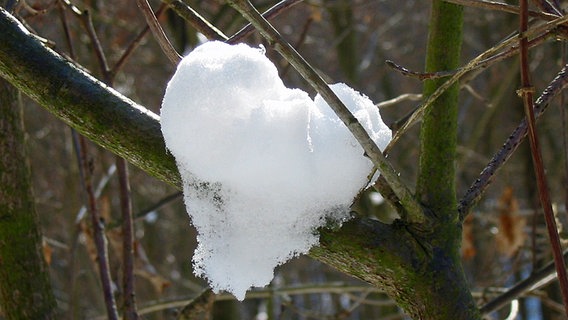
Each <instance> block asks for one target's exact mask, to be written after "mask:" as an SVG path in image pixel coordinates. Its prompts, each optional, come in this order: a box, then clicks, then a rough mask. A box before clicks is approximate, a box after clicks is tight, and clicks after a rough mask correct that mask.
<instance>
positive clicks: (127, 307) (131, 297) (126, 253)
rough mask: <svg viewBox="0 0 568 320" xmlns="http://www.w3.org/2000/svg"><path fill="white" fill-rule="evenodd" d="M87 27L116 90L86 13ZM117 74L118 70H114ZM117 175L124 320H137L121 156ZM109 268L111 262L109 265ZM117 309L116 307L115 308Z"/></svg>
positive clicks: (130, 222)
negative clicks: (120, 220) (120, 225)
mask: <svg viewBox="0 0 568 320" xmlns="http://www.w3.org/2000/svg"><path fill="white" fill-rule="evenodd" d="M84 18H85V19H86V22H87V23H86V24H85V25H86V27H87V30H88V33H89V36H90V38H91V42H92V43H94V44H95V45H94V50H95V54H96V56H97V57H98V61H99V68H100V70H101V72H102V74H103V80H104V82H105V84H107V85H108V86H111V87H112V86H113V83H114V76H115V75H116V73H115V72H112V71H111V70H110V69H109V66H108V64H107V59H106V56H105V53H104V51H103V48H102V46H101V44H100V41H99V39H98V36H97V34H96V32H95V29H94V27H93V24H92V20H91V19H90V17H89V16H88V14H87V12H86V11H85V14H84ZM123 56H124V55H123ZM115 70H116V69H115ZM115 163H116V169H117V173H118V183H119V190H120V192H119V198H120V209H121V213H122V258H123V261H122V262H123V269H122V271H123V272H122V290H123V296H124V298H123V308H122V311H123V318H124V319H125V320H138V319H139V317H138V313H137V310H136V299H135V293H134V235H133V234H134V231H133V219H132V204H131V197H130V183H129V181H128V166H127V164H126V160H124V159H123V158H121V157H120V156H116V157H115ZM106 263H107V264H108V261H107V262H106ZM115 308H116V304H115Z"/></svg>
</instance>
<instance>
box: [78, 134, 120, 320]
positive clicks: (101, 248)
mask: <svg viewBox="0 0 568 320" xmlns="http://www.w3.org/2000/svg"><path fill="white" fill-rule="evenodd" d="M79 145H80V148H81V149H80V153H81V167H82V168H83V172H84V174H85V181H84V185H85V193H86V195H87V208H88V211H89V215H90V216H91V225H92V228H93V238H94V242H95V246H96V249H97V264H98V267H99V274H100V278H101V283H102V289H103V295H104V300H105V306H106V310H107V317H108V319H110V320H118V312H117V310H116V302H115V300H114V294H113V290H112V280H111V276H110V268H109V265H108V254H107V242H106V238H105V234H104V222H103V220H102V218H101V216H100V212H99V210H98V208H97V200H96V198H95V193H94V190H93V183H92V173H93V168H92V163H91V161H90V159H88V156H87V139H86V138H85V137H83V136H80V137H79Z"/></svg>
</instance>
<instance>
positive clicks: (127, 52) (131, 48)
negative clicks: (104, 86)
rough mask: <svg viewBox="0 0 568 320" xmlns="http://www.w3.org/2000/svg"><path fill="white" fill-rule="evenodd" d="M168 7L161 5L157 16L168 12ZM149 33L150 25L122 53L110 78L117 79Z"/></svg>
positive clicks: (111, 71) (156, 13)
mask: <svg viewBox="0 0 568 320" xmlns="http://www.w3.org/2000/svg"><path fill="white" fill-rule="evenodd" d="M166 7H167V6H166V5H161V6H160V7H159V8H158V10H156V12H155V14H154V15H155V16H156V17H159V16H161V15H162V13H164V12H165V11H166V10H165V9H166ZM148 31H150V26H148V24H146V26H145V27H144V29H142V31H140V33H138V35H137V36H136V37H135V38H134V40H132V42H130V44H129V45H128V47H127V48H126V49H125V50H124V52H123V53H122V55H121V56H120V58H119V59H118V61H117V62H116V63H115V64H114V66H113V67H112V69H111V70H110V77H111V78H114V77H116V74H117V73H118V72H119V71H120V70H121V69H122V67H123V66H124V64H125V63H126V61H127V60H128V58H130V56H131V55H132V53H134V50H135V49H136V48H138V46H139V45H140V42H141V41H142V39H143V38H144V36H146V34H147V33H148Z"/></svg>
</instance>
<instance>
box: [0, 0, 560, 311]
mask: <svg viewBox="0 0 568 320" xmlns="http://www.w3.org/2000/svg"><path fill="white" fill-rule="evenodd" d="M172 2H175V1H168V0H164V1H163V2H160V1H156V0H154V1H150V4H151V5H152V7H153V8H154V10H158V8H161V12H160V15H159V21H160V22H161V24H162V26H163V27H164V29H165V32H166V34H167V35H168V37H169V39H170V40H171V41H172V43H173V44H174V47H175V48H176V49H177V51H178V52H180V53H187V52H189V51H191V50H192V48H194V47H195V46H196V45H198V44H199V43H200V42H202V41H204V37H203V36H202V35H200V34H199V33H198V32H197V31H196V29H194V28H193V27H192V26H191V25H190V24H189V23H187V21H185V20H184V19H183V18H181V17H180V16H179V15H177V14H176V13H175V12H173V11H172V10H169V9H167V5H166V3H172ZM184 2H185V3H187V4H188V5H189V6H191V8H193V9H194V10H196V11H197V12H198V13H199V14H201V15H202V16H203V17H204V18H205V19H207V20H208V21H210V22H211V23H212V24H213V25H215V26H216V27H217V28H218V29H220V30H222V31H223V32H224V33H225V34H227V35H232V34H234V33H235V32H237V31H238V30H239V29H240V28H241V27H243V26H244V24H245V21H244V19H243V18H242V17H240V15H239V14H238V13H237V12H236V11H234V10H233V9H231V8H230V7H229V6H228V5H225V4H221V3H220V2H218V1H194V0H184ZM253 3H254V4H255V5H256V6H257V8H259V9H260V11H265V10H267V9H268V8H270V7H271V6H272V5H274V4H275V3H276V1H264V0H262V1H253ZM511 3H513V2H512V1H511ZM430 4H431V2H430V1H423V0H416V1H415V0H404V1H394V0H333V1H332V0H329V1H325V0H305V1H300V2H299V3H298V4H296V5H294V6H293V7H291V8H288V9H287V10H285V11H283V12H281V13H280V15H278V16H277V17H275V18H273V19H271V21H272V22H273V24H274V25H275V26H276V27H277V28H278V30H280V31H281V33H282V34H283V35H284V37H285V38H286V39H287V40H288V41H290V42H291V43H292V44H294V45H295V47H296V48H297V49H298V51H299V52H300V53H301V54H302V55H303V56H304V57H305V58H306V60H307V61H308V62H310V63H311V64H312V65H313V66H314V67H315V68H316V69H317V70H319V71H320V72H321V74H322V75H324V77H325V79H326V80H327V81H328V82H330V83H333V82H346V83H348V84H349V85H350V86H351V87H353V88H356V89H357V90H359V91H361V92H362V93H365V94H366V95H368V96H369V97H370V98H371V99H372V100H373V101H375V102H376V103H381V102H385V101H387V100H391V99H395V98H397V97H398V98H400V99H397V101H395V102H393V103H382V104H381V105H380V108H381V113H382V115H383V118H384V119H385V121H386V122H387V124H396V123H397V121H398V120H400V119H402V118H404V117H405V116H406V115H407V114H408V112H410V111H411V110H413V108H415V107H416V106H417V105H418V104H419V103H420V101H419V99H420V96H419V94H420V93H421V90H422V83H421V81H420V80H418V79H416V78H412V77H406V76H403V75H401V73H399V72H398V71H396V70H394V69H393V68H390V67H388V66H387V64H386V63H385V61H386V60H392V61H394V62H395V63H397V64H399V65H401V66H404V67H405V68H408V69H409V70H413V71H421V70H423V65H424V56H425V50H426V48H425V47H426V37H427V27H428V26H427V23H428V15H429V7H430ZM515 4H516V3H515ZM465 10H466V14H465V19H466V20H465V25H464V44H463V54H462V61H463V62H464V64H465V63H466V62H467V61H469V60H470V59H472V58H474V57H475V56H476V55H478V54H480V53H481V52H483V51H485V50H487V49H488V48H491V47H493V46H494V45H496V44H497V43H499V42H500V41H501V40H502V39H504V38H506V37H507V36H509V35H510V34H512V33H513V32H515V30H517V25H518V20H517V17H516V16H515V15H513V14H509V13H504V12H498V11H494V10H486V9H479V8H469V7H466V9H465ZM87 13H88V15H87ZM17 14H18V17H19V18H20V20H21V21H24V22H25V23H26V24H27V25H28V26H29V28H30V29H31V30H34V32H35V33H36V34H37V35H38V36H40V37H42V38H44V39H46V41H48V44H49V45H50V46H51V47H52V48H53V49H54V50H56V51H57V52H60V53H62V54H65V55H67V56H70V57H73V58H74V59H75V60H76V61H77V62H78V63H79V64H80V65H82V66H84V67H85V68H87V69H88V70H89V72H90V73H92V74H93V75H95V76H96V77H98V78H99V79H103V78H104V75H103V74H101V72H100V65H99V60H98V58H97V55H96V51H95V50H94V47H93V41H92V39H93V37H92V36H89V33H88V32H87V31H86V29H87V28H86V27H85V26H86V25H87V24H88V23H85V21H88V19H89V18H90V19H91V20H92V25H93V27H94V29H93V30H94V31H95V33H96V35H97V36H98V39H99V40H100V45H101V47H102V49H103V50H104V53H105V55H106V59H107V60H108V63H109V65H110V66H111V67H112V66H113V65H115V64H116V63H117V61H119V60H120V59H121V57H122V56H123V53H124V52H125V50H126V48H128V47H129V46H130V45H131V44H132V43H133V41H135V39H136V37H137V36H138V35H139V34H140V32H141V31H142V30H143V29H144V27H145V26H146V22H145V20H144V17H143V16H142V14H141V13H140V10H138V8H137V7H136V4H135V2H134V1H101V0H85V1H79V0H25V1H24V0H21V1H19V4H18V7H17ZM66 29H67V30H68V32H66V31H65V30H66ZM67 34H68V35H69V36H70V37H69V39H67V37H66V35H67ZM68 40H70V41H68ZM244 41H246V42H248V43H250V44H254V45H258V44H261V43H263V40H262V39H261V37H260V36H259V35H258V34H256V33H252V34H251V35H250V36H248V37H247V38H245V39H244ZM265 46H266V47H267V55H268V56H269V57H270V58H271V59H272V61H274V62H275V63H276V64H277V65H278V66H279V70H280V73H281V76H282V77H283V79H284V81H285V83H286V84H287V85H288V86H289V87H300V88H302V89H304V90H306V91H308V92H312V93H313V91H310V89H309V88H308V86H307V85H306V83H305V82H304V81H303V80H302V79H301V77H300V76H299V75H298V74H297V73H296V72H295V71H294V70H293V69H292V68H290V67H289V66H288V64H287V63H286V62H285V61H284V60H283V59H282V58H281V57H280V56H279V55H278V54H277V53H276V52H274V51H272V50H271V49H270V48H269V46H268V45H266V44H265ZM566 54H567V53H565V52H564V49H563V44H562V42H560V41H554V40H550V41H548V42H545V43H544V44H542V45H540V46H538V47H537V48H535V49H533V50H531V68H532V72H533V76H534V79H533V80H534V83H535V87H536V92H537V95H538V94H539V93H540V92H542V90H543V89H544V88H545V87H546V85H547V84H548V83H549V82H550V81H551V80H552V79H553V78H554V76H555V75H556V73H557V72H558V70H560V68H561V66H562V65H563V59H564V57H565V56H566ZM517 61H518V59H517V58H516V57H513V58H510V59H506V60H503V61H501V62H499V63H496V64H494V65H492V66H490V67H489V68H488V69H486V70H484V71H483V72H482V73H480V74H477V75H476V77H475V78H471V79H468V80H467V81H463V82H462V88H463V90H462V93H461V107H460V113H459V130H460V131H459V162H458V163H457V167H458V172H459V175H458V180H457V181H458V188H459V189H458V195H459V196H461V195H463V194H464V193H465V191H466V190H467V188H468V187H469V185H470V184H471V183H472V182H473V181H475V179H476V178H477V176H478V175H479V173H480V171H481V170H482V169H483V168H484V167H485V166H486V164H487V163H488V161H489V159H490V158H491V156H492V155H493V153H495V151H496V150H498V148H499V147H500V146H501V145H502V144H503V142H504V141H505V139H506V138H507V137H508V136H509V135H510V133H511V132H512V130H513V129H514V128H515V127H516V126H517V125H518V124H519V122H520V120H521V119H522V117H523V109H522V104H521V99H519V97H518V96H517V94H516V90H517V89H518V88H519V71H518V69H519V68H518V62H517ZM173 72H174V66H173V65H172V63H171V62H170V61H169V60H168V59H167V58H166V57H165V55H164V54H163V52H162V51H161V49H160V47H159V46H158V44H157V42H156V41H155V39H154V38H153V37H152V34H151V33H146V35H145V36H144V37H143V38H141V40H140V42H139V45H138V47H136V48H135V49H134V50H133V51H132V54H131V55H130V56H128V58H127V59H126V60H125V63H124V65H123V67H122V68H121V69H120V71H119V72H118V73H117V74H116V76H115V79H114V87H115V89H116V90H118V91H119V92H121V93H123V94H124V95H126V96H128V97H130V98H131V99H133V100H135V101H136V102H138V103H140V104H142V105H144V106H146V107H147V108H149V109H150V110H152V111H153V112H155V113H157V114H159V108H160V103H161V98H162V96H163V94H164V90H165V86H166V84H167V81H168V80H169V78H170V77H171V76H172V74H173ZM24 103H25V125H26V131H27V134H28V137H29V138H28V143H29V145H28V150H29V154H30V157H31V159H30V161H31V166H32V173H33V180H34V181H33V182H34V189H35V197H36V201H37V210H38V213H39V215H40V218H41V226H42V230H43V234H44V240H45V241H44V247H43V248H44V256H45V258H46V260H47V261H48V264H49V267H50V272H51V280H52V285H53V287H54V290H55V295H56V298H57V301H58V306H59V308H60V310H61V314H62V315H63V316H62V319H63V318H67V319H104V318H105V311H104V310H105V309H104V301H103V296H102V293H101V285H100V280H99V278H98V273H97V271H96V270H97V269H96V264H95V263H94V257H95V256H96V254H95V251H94V249H93V245H92V235H91V232H90V230H89V227H88V222H87V221H88V219H86V211H85V207H84V199H85V194H84V191H83V188H82V182H81V175H80V171H79V165H78V160H77V158H78V157H77V152H76V148H75V144H74V139H73V134H72V132H71V130H70V129H69V127H67V126H66V125H65V124H63V123H62V122H61V121H59V120H58V119H56V118H55V117H54V116H52V115H51V114H50V113H48V112H47V111H45V110H44V109H42V108H41V107H39V106H37V105H35V104H34V103H33V102H31V100H28V99H26V98H24ZM562 107H563V106H561V104H560V103H559V102H558V101H555V102H554V104H553V105H552V106H551V107H550V108H549V111H548V112H547V113H546V114H545V115H544V116H543V117H542V118H541V120H540V121H539V126H538V127H539V134H540V136H541V139H542V147H543V152H544V160H545V164H546V169H547V173H548V176H549V178H550V180H549V183H550V189H551V191H552V197H553V202H554V204H555V209H556V213H557V215H558V221H559V226H560V228H561V230H560V231H561V235H566V234H565V233H562V232H563V231H565V229H564V228H567V227H568V218H567V217H566V212H565V204H566V201H567V200H568V192H567V190H566V186H567V184H566V175H567V172H566V168H567V165H566V151H567V150H566V145H565V135H566V130H565V121H566V119H565V115H564V112H563V111H562ZM418 143H419V140H418V128H417V127H415V128H414V129H412V130H411V131H410V132H409V133H407V134H406V135H405V136H404V137H402V139H401V140H400V141H399V142H398V143H397V144H396V146H395V147H394V148H393V150H392V151H391V153H390V155H389V159H390V160H391V162H392V163H393V165H394V166H395V168H396V169H397V170H398V171H399V172H401V177H402V178H403V180H404V181H405V182H406V183H408V185H410V186H412V185H413V184H414V182H415V174H416V168H417V158H418V152H419V148H418V147H419V145H418ZM89 154H90V156H91V157H92V165H93V167H94V178H93V181H94V183H95V186H97V192H98V200H97V201H98V204H99V207H100V209H101V213H102V215H103V217H104V220H105V225H106V235H107V237H108V241H109V251H110V266H111V273H112V276H113V279H114V280H115V281H116V282H117V283H119V278H120V268H121V255H120V248H121V245H122V244H121V240H120V239H121V232H120V228H118V226H119V225H120V203H119V197H118V194H119V187H118V182H117V178H116V173H115V172H116V167H115V157H114V155H112V154H110V153H109V152H107V151H105V150H102V149H100V148H98V147H95V146H94V145H92V147H90V148H89ZM531 166H532V164H531V159H530V153H529V151H528V144H526V143H523V146H521V148H520V149H519V151H518V152H516V153H515V155H514V156H513V158H512V159H511V160H510V161H509V162H508V164H507V165H506V166H505V167H504V168H503V169H502V170H501V171H500V172H499V173H498V175H497V177H496V179H495V182H494V183H493V184H492V186H491V187H490V189H489V191H488V192H487V194H486V195H485V196H484V197H483V198H482V200H481V201H480V202H479V203H478V205H477V206H476V207H474V209H473V210H472V212H471V214H470V215H469V216H468V219H467V220H466V224H465V226H464V244H463V247H462V253H463V259H464V265H465V269H466V273H467V275H468V277H469V279H470V281H471V287H472V291H473V293H474V296H475V297H476V298H477V299H478V300H479V303H480V304H483V303H484V302H487V301H489V300H491V299H492V298H493V297H495V296H496V295H498V294H499V293H501V292H503V291H504V288H507V287H509V286H511V285H513V284H515V283H516V282H518V281H519V280H522V279H524V278H525V277H527V276H528V275H529V274H530V273H531V271H532V270H535V269H538V268H539V267H541V266H542V265H544V264H545V263H548V262H549V261H550V260H551V255H550V250H549V245H548V240H547V236H546V234H545V232H544V221H543V219H542V218H541V214H540V212H539V210H538V209H537V208H538V197H537V193H536V184H535V183H534V181H535V179H534V176H533V170H532V167H531ZM130 174H131V175H130V182H131V186H132V199H131V200H132V204H133V208H134V214H135V216H136V220H135V225H134V231H135V237H136V247H135V253H136V262H135V275H136V298H137V303H138V308H139V312H140V314H142V315H143V317H144V319H157V320H158V319H175V318H176V315H177V313H178V312H179V310H180V309H181V308H183V307H184V306H185V305H187V304H188V303H189V301H190V300H191V299H192V298H193V297H195V296H197V295H198V294H199V293H200V292H201V291H202V290H203V289H204V288H205V287H206V282H205V281H204V280H203V279H198V278H195V277H194V276H193V275H192V269H191V268H192V267H191V257H192V253H193V250H194V249H195V247H196V242H195V241H196V240H195V230H194V229H193V228H192V226H191V224H190V221H189V219H188V217H187V215H186V213H185V208H184V206H183V203H182V198H181V196H180V194H179V192H178V191H177V190H175V189H174V188H172V187H171V186H169V185H167V184H165V183H162V182H160V181H158V180H156V179H154V178H152V177H150V176H148V175H147V174H145V173H144V172H141V171H140V170H138V169H137V168H134V167H130ZM373 196H374V195H371V197H369V199H363V200H362V201H361V203H358V204H357V205H356V206H355V207H354V210H355V211H359V212H362V210H357V208H362V207H365V208H369V206H372V210H371V211H370V212H374V214H376V215H377V216H378V217H380V218H381V219H384V217H385V216H388V215H389V214H390V213H391V211H392V209H391V208H389V207H387V206H386V205H383V204H380V202H377V201H373V199H374V197H373ZM365 211H367V214H369V213H368V212H369V211H368V210H365ZM566 232H568V231H566ZM567 238H568V236H567ZM117 296H118V297H119V299H120V292H117ZM448 298H450V297H448ZM560 301H561V300H560V298H559V291H558V288H557V287H556V284H555V283H554V282H551V283H550V284H548V285H546V286H543V287H541V288H539V289H538V290H535V291H532V292H530V293H529V294H527V295H526V296H523V297H522V298H519V300H518V301H517V300H516V301H515V303H514V304H513V306H512V307H510V306H507V307H506V308H504V309H503V310H501V311H500V312H498V313H494V314H492V315H491V317H492V318H495V319H504V318H505V317H507V316H508V315H509V314H510V312H511V310H513V311H514V312H513V314H515V312H517V317H516V318H515V317H511V318H507V319H564V317H565V316H563V315H562V310H563V308H562V305H561V302H560ZM517 307H518V308H517ZM515 308H517V309H515ZM515 310H516V311H515ZM213 311H214V319H259V320H260V319H405V316H404V313H403V312H402V310H400V309H399V308H398V307H396V305H395V304H394V302H392V301H391V300H389V299H388V297H386V296H385V295H384V294H382V293H381V292H380V291H378V290H377V289H376V288H373V287H370V286H368V285H366V284H365V283H362V282H361V281H358V280H356V279H353V278H350V277H347V276H345V275H343V274H341V273H338V272H335V271H334V270H332V269H330V268H328V267H326V266H325V265H323V264H321V263H319V262H317V261H314V260H312V259H310V258H308V257H299V258H297V259H294V260H293V261H291V262H289V263H287V264H285V265H283V266H281V267H279V268H278V269H277V270H276V276H275V279H274V281H273V283H272V285H271V286H270V287H267V288H259V289H257V290H253V291H251V292H250V294H249V296H248V298H247V300H245V301H244V302H243V303H238V302H236V301H235V300H234V299H233V298H232V297H231V296H228V295H224V294H220V295H217V296H216V300H215V303H214V306H213ZM0 318H2V317H1V313H0Z"/></svg>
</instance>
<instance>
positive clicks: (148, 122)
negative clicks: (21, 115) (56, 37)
mask: <svg viewBox="0 0 568 320" xmlns="http://www.w3.org/2000/svg"><path fill="white" fill-rule="evenodd" d="M0 30H2V32H0V44H1V45H0V75H1V76H2V77H3V78H5V79H7V80H8V81H9V82H11V83H12V84H13V85H14V86H16V87H17V88H18V89H20V90H22V91H23V92H24V93H25V94H27V95H28V96H30V97H31V98H32V99H34V100H36V101H37V102H38V103H39V104H40V105H42V106H44V107H45V108H46V109H47V110H48V111H50V112H51V113H53V114H54V115H55V116H57V117H58V118H60V119H61V120H63V121H64V122H65V123H67V124H68V125H70V126H71V127H74V128H75V129H77V131H79V132H80V133H82V134H84V135H85V136H86V137H88V138H89V139H90V140H92V141H93V142H95V143H97V144H99V145H101V146H103V147H104V148H106V149H109V150H110V151H111V152H113V153H115V154H118V155H120V156H121V157H124V158H126V159H128V161H129V162H131V163H132V164H134V165H135V166H137V167H139V168H140V169H142V170H144V171H146V172H148V173H149V174H151V175H153V176H155V177H156V178H158V179H160V180H163V181H166V182H168V183H170V184H172V185H174V186H176V187H178V188H180V187H181V178H180V176H179V173H178V172H177V167H176V164H175V161H174V158H173V156H171V155H170V154H168V153H166V146H165V143H164V140H163V137H162V134H161V130H160V123H159V117H158V116H157V115H156V114H154V113H152V112H151V111H149V110H148V109H146V108H144V107H142V106H140V105H138V104H136V103H135V102H133V101H132V100H130V99H128V98H126V97H124V96H123V95H121V94H120V93H118V92H116V91H115V90H113V89H111V88H109V87H107V86H106V85H104V84H103V83H102V82H101V81H99V80H97V79H95V78H94V77H92V76H91V75H89V74H88V73H86V72H85V71H84V70H82V69H79V68H78V67H77V66H75V65H73V64H72V63H71V62H69V61H67V60H65V59H64V58H63V57H61V56H60V55H59V54H57V53H55V52H54V51H53V50H51V49H49V48H47V47H45V46H44V45H42V43H40V42H39V41H37V39H36V38H35V37H34V36H33V35H32V34H31V33H30V32H28V31H27V30H26V29H25V28H24V26H22V24H20V23H19V22H18V21H17V20H16V19H15V18H13V17H12V16H11V15H9V14H8V13H7V12H6V11H5V10H4V9H0Z"/></svg>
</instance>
